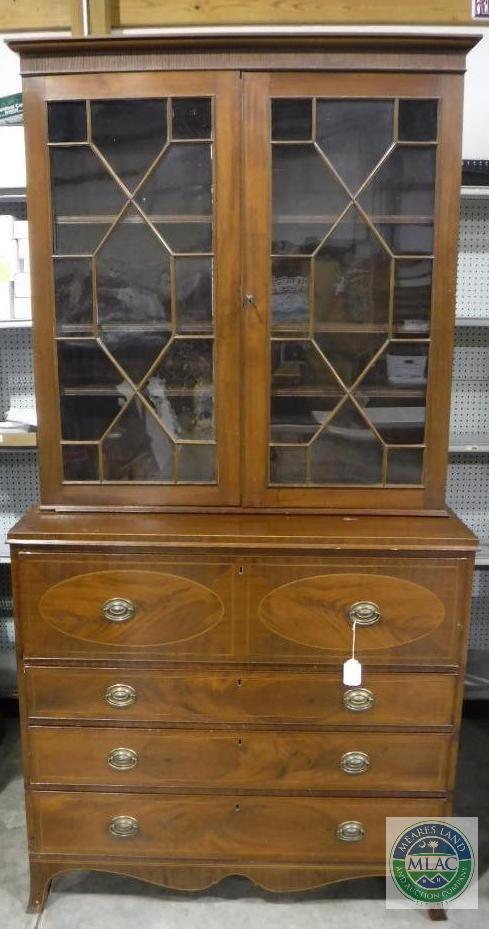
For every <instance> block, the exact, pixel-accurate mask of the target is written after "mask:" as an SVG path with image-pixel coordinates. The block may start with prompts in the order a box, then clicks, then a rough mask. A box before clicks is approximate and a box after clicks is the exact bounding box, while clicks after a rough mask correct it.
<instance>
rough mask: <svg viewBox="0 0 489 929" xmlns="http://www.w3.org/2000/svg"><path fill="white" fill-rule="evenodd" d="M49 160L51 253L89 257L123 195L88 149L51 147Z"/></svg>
mask: <svg viewBox="0 0 489 929" xmlns="http://www.w3.org/2000/svg"><path fill="white" fill-rule="evenodd" d="M50 157H51V187H52V203H53V213H54V224H53V225H54V251H55V252H56V253H57V254H60V255H73V254H78V255H90V254H92V253H93V252H94V250H95V248H96V247H97V246H98V245H99V243H100V242H101V241H102V239H103V237H104V235H105V234H106V232H107V230H108V229H109V227H110V223H111V222H112V221H113V219H115V217H116V215H117V214H118V213H119V212H120V210H121V209H122V206H123V204H124V203H125V197H124V194H123V193H122V191H121V190H120V189H119V187H118V186H117V184H116V183H115V181H114V180H113V179H112V178H111V176H110V174H109V173H108V172H107V170H106V169H105V168H104V166H103V164H102V162H101V161H100V159H99V158H97V156H96V155H94V153H93V152H92V151H91V149H89V148H88V147H87V146H85V145H78V146H67V147H66V148H52V149H50ZM97 217H100V220H97Z"/></svg>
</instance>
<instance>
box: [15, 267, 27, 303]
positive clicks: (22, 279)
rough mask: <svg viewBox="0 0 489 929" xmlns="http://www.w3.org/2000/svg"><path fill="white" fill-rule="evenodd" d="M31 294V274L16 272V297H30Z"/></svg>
mask: <svg viewBox="0 0 489 929" xmlns="http://www.w3.org/2000/svg"><path fill="white" fill-rule="evenodd" d="M30 295H31V276H30V274H26V273H25V272H21V273H20V274H16V275H15V277H14V297H30Z"/></svg>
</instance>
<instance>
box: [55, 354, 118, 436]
mask: <svg viewBox="0 0 489 929" xmlns="http://www.w3.org/2000/svg"><path fill="white" fill-rule="evenodd" d="M58 376H59V384H60V393H61V434H62V438H63V439H71V440H81V441H83V440H84V439H88V440H90V439H91V440H95V439H99V438H100V437H101V436H102V434H103V433H104V432H105V430H106V429H107V427H108V426H109V425H110V423H111V422H112V420H113V419H114V417H115V416H116V415H117V414H118V413H119V412H120V410H121V408H122V407H123V406H124V404H125V402H126V400H127V399H128V397H130V396H131V393H132V389H131V387H130V385H129V384H128V383H127V381H125V380H124V379H123V378H122V377H121V375H120V373H119V371H118V370H117V368H115V366H114V365H113V364H112V362H111V361H110V359H109V358H108V357H107V355H106V354H105V352H104V351H103V349H102V348H100V346H99V345H98V344H97V343H96V342H95V341H94V340H91V339H84V340H77V339H70V340H69V341H61V342H58Z"/></svg>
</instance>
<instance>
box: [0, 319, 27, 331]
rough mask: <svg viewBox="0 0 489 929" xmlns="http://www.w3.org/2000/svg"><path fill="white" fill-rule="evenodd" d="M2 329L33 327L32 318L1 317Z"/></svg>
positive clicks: (0, 327) (0, 326)
mask: <svg viewBox="0 0 489 929" xmlns="http://www.w3.org/2000/svg"><path fill="white" fill-rule="evenodd" d="M1 329H32V319H0V330H1Z"/></svg>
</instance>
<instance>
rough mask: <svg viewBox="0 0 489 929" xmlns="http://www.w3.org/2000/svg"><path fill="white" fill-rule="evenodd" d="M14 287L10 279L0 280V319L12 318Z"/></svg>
mask: <svg viewBox="0 0 489 929" xmlns="http://www.w3.org/2000/svg"><path fill="white" fill-rule="evenodd" d="M13 309H14V288H13V284H12V281H0V320H6V319H12V317H13Z"/></svg>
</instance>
